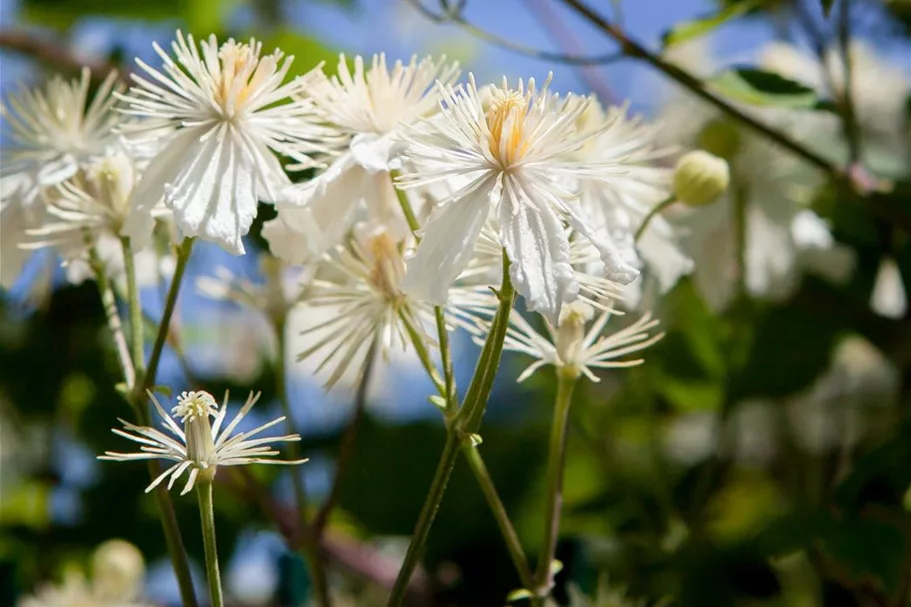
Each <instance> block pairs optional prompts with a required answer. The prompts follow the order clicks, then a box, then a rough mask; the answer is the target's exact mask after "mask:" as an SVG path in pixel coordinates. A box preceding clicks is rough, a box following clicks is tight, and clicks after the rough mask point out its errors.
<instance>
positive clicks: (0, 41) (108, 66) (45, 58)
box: [0, 29, 127, 82]
mask: <svg viewBox="0 0 911 607" xmlns="http://www.w3.org/2000/svg"><path fill="white" fill-rule="evenodd" d="M0 49H4V50H7V51H13V52H16V53H20V54H23V55H27V56H29V57H31V58H33V59H35V60H37V61H40V62H41V63H46V64H47V65H49V66H51V67H54V68H55V69H58V70H62V71H68V72H73V73H78V72H79V71H80V70H82V68H83V67H88V68H89V69H90V70H91V71H92V79H93V80H96V81H98V82H100V81H102V80H104V78H105V77H106V76H107V75H108V74H110V73H111V72H114V71H116V72H118V74H119V75H120V78H121V79H122V80H126V77H127V75H126V74H125V73H124V71H123V70H119V69H118V67H117V66H116V65H114V64H112V63H108V62H104V61H102V62H97V61H96V62H86V61H84V60H81V59H79V58H78V57H76V56H75V55H74V54H73V52H72V51H70V50H69V49H67V48H64V47H62V46H60V45H58V44H56V43H54V42H52V41H49V40H44V39H42V38H40V37H38V36H35V35H33V34H29V33H27V32H19V31H13V30H8V29H5V30H0Z"/></svg>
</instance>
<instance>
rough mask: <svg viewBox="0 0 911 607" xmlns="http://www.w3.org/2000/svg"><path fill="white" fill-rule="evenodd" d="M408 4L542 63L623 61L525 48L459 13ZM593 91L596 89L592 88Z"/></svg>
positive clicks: (607, 56) (415, 2) (618, 55)
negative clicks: (439, 11) (434, 10)
mask: <svg viewBox="0 0 911 607" xmlns="http://www.w3.org/2000/svg"><path fill="white" fill-rule="evenodd" d="M406 2H408V4H410V5H411V6H413V7H414V8H415V9H417V11H418V12H420V13H421V14H422V15H424V16H425V17H426V18H428V19H430V20H431V21H433V22H434V23H439V24H447V23H452V24H454V25H456V26H458V27H459V28H461V29H463V30H465V31H466V32H468V33H469V34H471V35H472V36H474V37H475V38H478V39H479V40H483V41H484V42H486V43H488V44H491V45H493V46H498V47H500V48H502V49H506V50H508V51H512V52H514V53H518V54H520V55H526V56H528V57H534V58H535V59H540V60H541V61H552V62H554V63H565V64H567V65H582V66H584V65H604V64H606V63H613V62H614V61H617V60H618V59H623V57H624V55H623V53H617V52H613V53H604V54H601V55H589V56H585V55H572V54H565V53H555V52H553V51H545V50H541V49H536V48H533V47H530V46H525V45H524V44H519V43H517V42H513V41H512V40H510V39H509V38H504V37H502V36H498V35H497V34H494V33H492V32H489V31H487V30H485V29H482V28H480V27H478V26H476V25H474V24H473V23H471V22H469V21H468V20H466V19H465V17H464V16H462V14H461V13H460V12H458V11H453V12H444V13H434V12H433V11H431V10H430V9H428V8H427V7H425V6H424V5H422V4H421V2H420V0H406ZM592 88H593V90H594V88H595V87H592Z"/></svg>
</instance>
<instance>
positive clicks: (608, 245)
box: [565, 203, 639, 285]
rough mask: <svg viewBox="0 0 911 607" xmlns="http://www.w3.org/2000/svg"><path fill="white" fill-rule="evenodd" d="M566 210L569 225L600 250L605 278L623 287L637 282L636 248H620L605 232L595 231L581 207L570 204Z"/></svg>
mask: <svg viewBox="0 0 911 607" xmlns="http://www.w3.org/2000/svg"><path fill="white" fill-rule="evenodd" d="M565 208H566V216H567V219H569V225H571V226H572V228H573V229H574V230H576V231H577V232H579V233H580V234H582V235H583V236H584V237H585V238H587V239H588V240H589V241H590V242H591V243H592V244H593V245H595V248H596V249H598V254H599V255H600V257H601V262H602V263H603V264H604V277H605V278H607V279H608V280H611V281H613V282H618V283H620V284H623V285H628V284H629V283H631V282H633V281H634V280H636V278H637V277H638V276H639V270H637V269H636V265H637V263H638V260H637V259H636V252H635V248H632V247H627V248H622V247H619V246H617V244H615V243H614V242H613V241H612V240H611V238H610V237H609V236H607V235H606V234H604V233H603V231H601V230H595V229H593V227H592V224H591V222H590V221H589V220H588V218H587V217H585V215H584V213H583V211H582V209H581V208H579V205H577V204H574V203H570V204H567V205H565Z"/></svg>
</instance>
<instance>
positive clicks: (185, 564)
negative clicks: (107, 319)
mask: <svg viewBox="0 0 911 607" xmlns="http://www.w3.org/2000/svg"><path fill="white" fill-rule="evenodd" d="M192 250H193V239H191V238H190V239H186V240H184V241H183V243H182V244H181V245H180V246H179V247H178V248H177V266H176V268H175V269H174V276H173V278H172V279H171V286H170V288H169V289H168V297H167V300H166V302H165V309H164V312H163V313H162V316H161V322H160V323H159V325H158V333H157V336H156V338H155V345H154V346H153V347H152V354H151V356H150V357H149V364H148V365H147V366H146V369H147V371H146V373H145V374H144V376H143V377H142V378H137V380H136V381H135V384H134V386H133V390H132V391H131V392H130V403H131V404H132V405H133V408H134V409H135V411H136V415H137V417H138V421H139V424H140V425H149V419H148V417H149V416H148V411H147V410H146V399H147V396H146V391H147V390H148V389H149V388H151V387H152V386H153V385H154V384H155V377H156V375H157V373H158V362H159V360H160V359H161V353H162V350H163V349H164V344H165V341H166V340H167V337H168V335H169V333H170V327H171V317H172V316H173V315H174V309H175V307H176V305H177V295H178V293H179V292H180V285H181V283H182V282H183V277H184V272H185V270H186V267H187V261H189V259H190V253H191V252H192ZM137 298H138V292H137ZM135 307H137V308H139V310H140V314H141V307H140V306H139V305H138V302H137V303H136V305H135ZM133 308H134V306H133V304H131V311H132V310H133ZM140 322H141V321H140ZM140 360H142V358H141V357H140ZM149 474H150V476H151V477H152V478H155V477H157V476H158V475H159V474H160V471H159V469H158V466H156V465H155V463H154V462H151V461H150V462H149ZM155 499H156V501H157V502H158V510H159V513H160V515H161V525H162V528H163V530H164V535H165V543H166V544H167V546H168V553H169V554H170V556H171V563H172V565H173V567H174V575H175V576H176V577H177V584H178V586H179V587H180V596H181V600H182V602H183V604H184V607H196V605H197V602H196V593H195V591H194V590H193V578H192V576H191V575H190V562H189V559H188V558H187V551H186V549H185V548H184V544H183V538H182V537H181V534H180V527H178V525H177V516H176V515H175V514H174V504H172V503H171V496H170V495H169V494H168V491H167V489H166V488H165V486H164V485H159V486H158V487H156V488H155Z"/></svg>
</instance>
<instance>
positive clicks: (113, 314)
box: [89, 247, 136, 390]
mask: <svg viewBox="0 0 911 607" xmlns="http://www.w3.org/2000/svg"><path fill="white" fill-rule="evenodd" d="M89 265H90V266H91V267H92V271H93V272H94V273H95V282H96V284H97V285H98V295H99V296H100V297H101V306H102V307H103V308H104V316H105V318H106V319H107V323H108V330H109V331H110V332H111V338H112V339H113V340H114V350H115V351H116V352H117V361H118V362H119V363H120V371H121V373H122V374H123V380H124V381H125V382H126V385H127V389H128V390H130V389H132V388H133V385H134V384H135V383H136V371H135V368H134V367H133V360H132V359H131V358H130V347H129V345H128V344H127V339H126V337H125V336H124V334H123V322H122V321H121V320H120V314H119V312H118V311H117V299H116V298H115V297H114V290H113V289H112V288H111V282H110V281H109V280H108V277H107V274H105V268H104V263H102V261H101V258H100V257H99V256H98V251H97V250H96V249H95V247H91V248H89Z"/></svg>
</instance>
